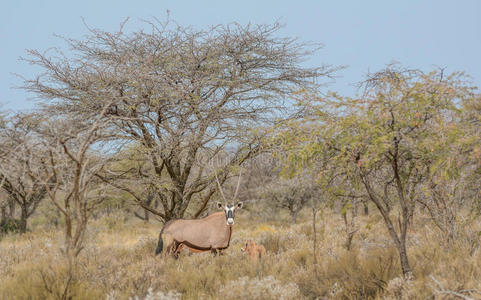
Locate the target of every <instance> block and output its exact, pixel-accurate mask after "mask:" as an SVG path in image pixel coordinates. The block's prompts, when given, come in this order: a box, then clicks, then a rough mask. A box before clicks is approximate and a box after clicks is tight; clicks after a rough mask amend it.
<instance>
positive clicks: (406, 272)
mask: <svg viewBox="0 0 481 300" xmlns="http://www.w3.org/2000/svg"><path fill="white" fill-rule="evenodd" d="M400 242H401V243H400V245H399V247H398V251H399V258H400V259H401V268H402V271H403V276H404V279H410V278H411V277H412V271H411V267H410V266H409V261H408V254H407V251H406V241H405V240H404V241H403V240H401V241H400Z"/></svg>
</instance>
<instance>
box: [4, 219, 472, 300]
mask: <svg viewBox="0 0 481 300" xmlns="http://www.w3.org/2000/svg"><path fill="white" fill-rule="evenodd" d="M358 222H359V226H360V230H359V231H358V232H357V233H356V236H355V237H354V241H353V246H352V250H350V251H347V250H346V249H345V247H344V244H345V238H346V236H345V234H346V233H345V231H344V229H343V227H342V224H343V223H342V220H341V217H340V215H339V214H336V213H334V212H332V211H325V212H324V213H323V217H322V219H321V220H320V221H319V223H318V230H317V232H318V241H319V245H318V247H319V248H318V251H317V253H318V257H317V261H318V262H319V263H318V265H314V261H315V260H314V258H313V256H312V253H313V251H312V238H313V237H312V233H313V230H312V227H311V223H310V220H309V215H308V212H304V214H303V215H301V216H300V222H299V223H298V224H297V225H293V226H291V225H290V224H289V223H290V222H289V220H288V219H286V220H285V222H284V221H276V222H275V223H274V222H267V221H266V220H265V219H263V218H261V217H259V216H258V215H254V214H251V213H249V212H244V213H242V214H239V215H238V216H237V219H236V225H235V228H234V232H233V239H232V242H231V246H230V247H229V249H227V250H226V251H225V255H223V256H219V257H215V258H214V257H213V256H212V255H211V254H210V253H202V254H192V255H190V254H189V253H188V252H184V253H182V254H181V256H180V258H179V259H178V260H175V259H173V258H161V257H159V256H158V257H156V256H154V250H155V246H156V242H157V236H158V232H159V230H160V228H161V225H159V224H155V223H153V222H152V223H150V224H146V223H142V222H140V221H135V220H132V219H129V220H127V219H125V218H124V217H123V216H122V215H118V216H111V217H104V218H99V219H98V220H95V221H93V222H92V223H91V224H90V226H89V231H88V238H87V240H88V243H87V245H86V247H85V249H84V250H83V251H82V252H81V254H80V257H79V260H78V264H77V265H76V266H75V270H74V275H73V277H72V278H70V279H69V277H68V276H67V271H68V270H67V267H66V261H65V260H64V256H63V254H62V253H61V251H60V250H59V249H60V248H61V246H62V243H63V235H62V231H61V225H60V226H59V228H58V229H56V228H54V227H49V226H38V227H35V228H33V230H32V231H31V232H28V233H26V234H23V235H18V234H12V235H9V236H6V237H4V238H3V239H2V240H1V241H0V299H59V298H61V297H62V295H63V292H64V290H65V286H66V284H67V280H71V282H70V286H71V289H70V290H69V294H68V295H67V296H68V297H72V298H73V299H178V298H182V299H202V298H203V299H315V298H333V299H426V298H429V297H434V296H436V297H437V296H439V297H450V296H449V294H442V290H444V291H466V290H470V291H471V292H470V293H471V294H470V295H471V296H472V297H473V298H475V297H477V296H481V295H477V296H476V294H475V293H476V290H481V279H480V278H481V250H480V249H479V239H480V233H481V221H477V222H475V223H473V224H472V225H471V226H470V228H469V230H466V231H465V232H464V234H463V235H462V236H461V237H460V238H459V239H458V240H457V241H456V242H455V243H453V244H450V245H446V244H443V242H441V241H442V238H441V236H440V233H439V232H438V231H436V229H435V227H434V226H432V225H431V224H430V223H429V222H428V221H426V219H423V218H418V219H415V224H414V226H413V228H412V232H410V233H409V246H408V255H409V258H410V260H411V264H412V267H413V271H414V279H413V280H411V281H409V282H406V281H405V280H404V279H402V276H401V269H400V266H399V258H398V255H397V252H396V250H395V249H394V248H393V247H392V245H391V242H390V238H389V236H388V235H387V233H386V232H385V230H384V225H383V223H382V220H380V218H379V217H378V216H377V215H375V214H372V215H370V216H367V217H364V216H363V217H359V218H358ZM248 238H249V239H254V240H255V241H256V242H258V243H260V244H263V245H264V246H265V247H266V249H267V256H266V257H265V258H264V259H262V260H260V261H258V262H251V261H250V260H249V258H248V257H247V256H244V255H242V253H241V251H240V248H241V247H242V246H243V243H244V241H245V240H246V239H248ZM440 286H441V287H442V289H441V287H440ZM441 299H442V298H441Z"/></svg>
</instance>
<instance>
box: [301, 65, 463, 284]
mask: <svg viewBox="0 0 481 300" xmlns="http://www.w3.org/2000/svg"><path fill="white" fill-rule="evenodd" d="M471 95H472V94H471V89H470V88H469V87H467V86H466V85H465V84H464V82H463V76H462V74H452V75H450V76H443V73H442V72H432V73H429V74H424V73H422V72H420V71H413V70H403V69H400V68H397V67H396V66H390V67H388V68H387V69H386V70H383V71H381V72H378V73H375V74H372V75H371V76H369V77H368V79H367V81H366V82H365V93H364V95H363V96H362V98H360V99H349V98H342V97H339V96H337V95H333V97H331V98H327V99H322V100H321V102H317V103H316V101H310V102H308V103H307V104H305V105H306V106H307V107H308V109H310V111H311V112H313V114H312V115H310V117H309V118H306V119H305V120H304V121H303V122H307V123H308V124H311V125H312V124H315V126H316V129H315V130H313V131H312V132H310V135H309V136H307V137H306V136H304V137H302V138H303V139H304V141H306V142H304V145H305V147H303V148H302V149H301V151H300V152H299V153H300V155H302V156H305V157H310V158H315V157H317V156H323V157H325V156H328V157H330V163H331V164H332V166H334V167H335V168H337V169H338V170H340V173H341V175H342V176H343V177H344V178H346V180H352V181H353V184H354V185H355V184H356V183H357V182H360V184H361V187H362V189H363V191H362V192H363V193H365V194H367V196H368V199H369V200H370V201H371V202H372V203H373V204H374V205H375V207H376V208H377V210H378V211H379V212H380V213H381V215H382V217H383V220H384V223H385V225H386V229H387V231H388V233H389V235H390V236H391V239H392V241H393V244H394V246H395V247H396V249H397V250H398V252H399V257H400V261H401V267H402V271H403V274H404V276H406V277H409V276H410V275H411V273H412V272H411V267H410V265H409V260H408V255H407V248H406V237H407V234H408V228H409V225H410V224H411V221H412V216H413V213H414V208H415V203H416V202H417V199H419V197H423V196H422V195H421V193H419V187H420V184H421V183H423V182H424V181H425V180H427V178H429V175H430V170H431V168H432V167H433V166H434V165H436V163H437V162H438V161H439V160H440V159H442V154H443V153H444V150H445V148H444V146H445V144H443V143H439V140H440V136H441V135H443V134H446V133H447V132H448V131H449V130H450V128H452V127H453V125H452V124H453V122H455V121H456V116H457V109H456V106H455V103H456V101H458V100H460V99H461V100H462V99H465V98H467V97H470V96H471ZM293 143H295V141H294V142H293ZM326 153H328V154H326ZM394 208H396V209H394Z"/></svg>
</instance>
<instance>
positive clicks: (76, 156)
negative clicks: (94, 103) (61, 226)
mask: <svg viewBox="0 0 481 300" xmlns="http://www.w3.org/2000/svg"><path fill="white" fill-rule="evenodd" d="M109 105H110V103H106V104H105V105H104V107H102V108H101V110H100V112H98V113H97V116H96V117H94V118H92V119H82V117H79V116H76V115H75V114H71V115H69V117H68V118H59V117H57V116H54V115H53V114H55V111H54V110H50V111H49V110H44V111H43V113H42V114H41V115H42V120H40V122H39V125H38V127H37V128H36V131H37V132H38V134H39V135H40V136H41V143H42V147H43V148H44V149H45V151H44V152H43V153H45V155H42V156H40V157H39V158H38V159H39V160H40V163H41V164H42V165H43V166H44V167H43V172H41V173H34V174H33V176H36V180H38V181H40V182H41V183H42V184H43V187H44V189H45V191H46V195H47V197H48V198H49V200H50V201H51V202H52V203H53V204H54V206H55V207H56V208H57V210H58V211H59V212H60V215H62V216H63V218H64V220H65V248H64V250H65V251H64V252H65V254H66V255H67V258H68V259H69V263H70V266H71V264H72V263H73V262H74V258H75V257H76V256H78V254H79V253H80V251H81V250H82V249H83V242H84V238H85V230H86V227H87V223H88V220H89V218H90V216H91V215H92V213H93V210H94V209H95V208H96V206H97V205H98V204H99V203H100V202H101V201H103V200H104V199H105V190H104V188H103V187H102V185H101V184H99V180H98V179H97V177H96V175H97V174H98V173H99V172H100V171H101V169H102V167H103V166H104V165H105V164H106V163H108V158H107V155H106V154H104V155H100V154H99V153H96V152H98V150H101V149H105V148H104V145H103V144H102V143H105V142H108V141H109V140H110V139H111V138H112V136H111V135H110V133H109V130H108V127H109V124H108V122H107V121H105V120H104V119H103V116H104V114H105V113H106V111H107V109H108V108H109ZM95 149H97V151H95Z"/></svg>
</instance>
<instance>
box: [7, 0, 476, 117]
mask: <svg viewBox="0 0 481 300" xmlns="http://www.w3.org/2000/svg"><path fill="white" fill-rule="evenodd" d="M167 10H169V11H170V15H171V19H174V20H175V21H177V22H178V23H180V24H182V25H192V26H194V27H198V28H202V27H205V26H208V25H215V24H219V23H229V22H239V23H242V24H246V23H248V22H252V23H273V22H274V21H276V20H280V21H281V22H282V23H284V24H285V25H286V26H285V28H284V29H283V30H282V31H281V34H282V35H284V36H293V37H299V38H300V39H301V40H303V41H306V42H316V43H322V44H324V45H325V47H324V49H322V50H321V51H319V52H318V53H317V55H315V56H314V57H312V59H311V60H309V61H308V62H307V64H308V65H310V66H316V65H320V64H323V63H327V64H332V65H345V66H347V68H346V69H344V70H342V71H341V72H340V73H339V74H338V75H340V76H342V77H341V78H339V79H337V80H336V82H335V83H333V84H331V85H330V86H329V87H328V89H330V90H335V91H337V92H339V93H340V94H341V95H347V96H353V95H354V94H355V88H354V87H353V86H352V84H353V83H355V82H358V81H360V80H362V78H363V76H364V75H365V74H366V73H367V72H368V71H372V72H374V71H377V70H379V69H381V68H382V67H383V66H385V65H386V64H388V63H390V62H392V61H398V62H400V63H401V64H402V65H403V66H406V67H411V68H420V69H422V70H424V71H429V70H431V69H434V68H435V67H436V66H440V67H446V71H447V72H452V71H466V73H467V74H469V75H471V76H472V78H473V83H474V84H476V85H477V86H481V59H480V54H481V1H477V0H458V1H454V0H453V1H445V0H442V1H441V0H437V1H435V0H430V1H414V0H409V1H408V0H404V1H367V0H366V1H354V0H352V1H302V0H298V1H292V0H291V1H282V0H278V1H261V0H256V1H251V0H242V1H240V0H238V1H227V0H223V1H208V0H206V1H200V0H196V1H182V0H177V1H170V0H157V1H155V0H152V1H141V0H137V1H132V0H131V1H121V0H116V1H102V0H96V1H93V0H82V1H67V0H55V1H53V0H52V1H47V0H44V1H42V0H31V1H22V0H0V41H1V46H0V104H1V106H0V110H5V109H9V110H17V109H29V108H32V107H33V105H34V103H33V102H32V101H31V100H29V99H31V98H32V97H33V95H31V94H27V93H26V92H25V91H23V90H19V89H16V88H15V86H19V85H21V84H22V81H21V80H19V79H18V78H17V77H16V76H15V75H13V73H18V74H20V75H22V76H26V77H33V76H34V75H35V74H37V73H38V72H39V70H38V69H35V68H33V67H32V66H30V65H28V64H26V63H25V62H21V61H19V60H18V58H19V57H20V56H25V54H26V52H25V49H38V50H42V51H43V50H47V49H48V48H50V47H56V46H62V43H61V41H60V40H59V39H58V38H55V37H54V34H59V35H63V36H65V37H71V38H82V36H83V35H85V34H87V29H86V28H85V26H84V24H83V23H82V18H84V19H85V21H86V23H87V24H88V25H89V26H91V27H96V28H100V29H104V30H109V31H113V30H116V29H118V27H119V24H120V22H122V21H123V20H124V19H125V18H126V17H130V21H129V23H128V25H127V28H128V29H130V30H135V29H137V28H139V27H140V26H142V22H141V19H148V18H151V17H154V16H155V17H158V18H160V19H162V18H165V16H166V13H165V12H166V11H167Z"/></svg>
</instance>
